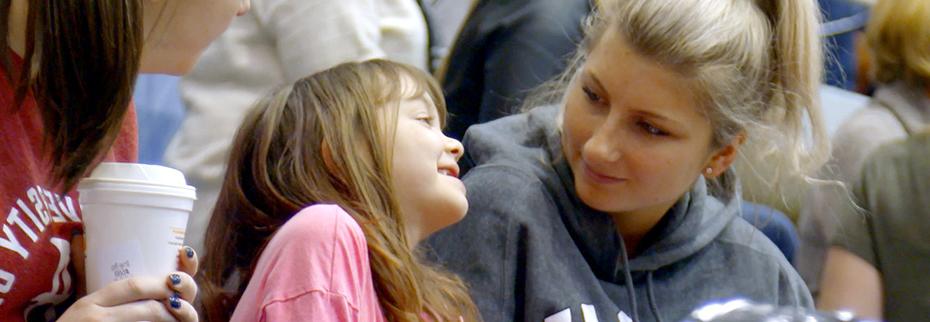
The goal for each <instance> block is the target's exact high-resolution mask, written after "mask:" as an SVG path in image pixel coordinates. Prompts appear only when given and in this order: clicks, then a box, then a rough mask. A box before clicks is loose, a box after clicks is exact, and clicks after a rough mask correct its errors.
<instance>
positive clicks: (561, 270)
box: [430, 0, 825, 322]
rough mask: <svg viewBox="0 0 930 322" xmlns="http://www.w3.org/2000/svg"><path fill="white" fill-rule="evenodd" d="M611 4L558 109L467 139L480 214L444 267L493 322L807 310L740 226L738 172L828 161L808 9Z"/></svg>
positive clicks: (813, 13) (442, 237) (483, 129)
mask: <svg viewBox="0 0 930 322" xmlns="http://www.w3.org/2000/svg"><path fill="white" fill-rule="evenodd" d="M600 5H601V6H602V7H601V8H600V9H599V10H598V11H597V14H596V15H595V17H594V18H593V20H592V21H591V23H590V25H589V26H588V30H587V39H586V42H585V43H584V46H583V47H582V48H581V49H580V53H579V55H578V58H577V60H576V64H575V67H576V68H573V69H572V70H570V71H569V72H568V74H566V77H565V78H566V80H567V82H565V83H560V84H558V85H556V86H554V88H555V89H556V94H557V95H555V97H556V99H554V100H549V102H554V103H555V105H549V106H542V107H538V108H535V109H533V110H531V111H529V112H527V113H524V114H522V115H516V116H511V117H508V118H504V119H500V120H497V121H493V122H490V123H487V124H484V125H477V126H475V127H472V128H471V129H470V130H469V131H468V133H467V134H466V136H465V145H466V151H467V153H468V154H467V155H466V156H465V158H464V159H465V160H466V161H470V162H472V163H473V164H474V167H473V168H471V170H469V172H468V173H467V174H466V176H465V177H464V181H465V185H466V187H467V188H468V199H469V203H470V205H471V207H470V209H469V212H468V216H466V217H465V219H463V221H461V222H460V223H458V224H456V225H453V226H452V227H450V228H449V229H447V230H443V231H441V232H440V233H438V234H437V235H436V236H435V237H434V238H431V239H430V245H431V246H432V247H433V249H434V250H435V252H436V253H437V254H438V257H439V259H440V261H441V262H443V263H444V264H445V265H446V267H448V268H449V269H451V270H452V271H453V272H455V273H458V274H459V276H461V277H462V278H463V279H464V280H465V281H466V282H467V284H468V285H469V288H470V290H471V293H472V294H473V298H474V299H475V302H476V304H477V305H478V308H479V309H480V310H481V313H482V316H483V318H484V319H485V320H487V321H547V322H553V321H582V320H583V321H618V320H619V321H630V320H632V321H679V320H681V319H682V318H684V317H686V316H687V315H688V314H689V313H690V312H691V311H692V310H693V309H695V308H696V307H698V306H699V305H701V304H704V303H707V302H709V301H713V300H718V299H728V298H734V297H740V298H747V299H750V300H754V301H757V302H762V303H770V304H776V305H785V306H799V307H811V306H812V305H813V301H812V299H811V296H810V294H809V292H808V290H807V288H806V287H805V285H804V283H803V281H802V280H801V278H800V277H799V276H798V275H797V273H796V272H795V271H794V269H793V268H792V267H791V264H790V263H788V262H787V260H785V258H784V256H783V255H782V254H781V253H780V252H779V251H778V249H777V248H776V247H775V246H774V245H773V244H772V243H771V242H770V241H769V240H768V239H766V237H765V236H764V235H763V234H762V233H761V232H759V231H758V230H756V229H755V228H753V227H752V225H750V224H749V223H747V222H746V221H744V220H743V219H741V218H740V216H739V212H740V203H741V201H740V196H739V192H740V189H739V184H738V182H739V181H738V178H736V177H735V176H734V174H733V173H734V171H733V168H734V165H735V166H736V167H750V169H752V168H751V167H756V168H760V167H765V168H769V169H771V170H772V171H770V172H765V173H779V174H781V176H779V177H777V178H776V177H772V178H767V180H768V182H770V183H772V184H774V185H777V182H779V181H780V180H787V179H788V178H797V177H802V176H803V174H804V173H805V172H806V171H810V170H812V169H816V167H817V166H819V165H820V163H822V162H818V161H819V160H822V159H823V158H824V154H825V153H824V151H823V150H824V149H825V148H824V138H823V131H822V127H821V125H820V124H821V123H820V120H819V114H820V112H819V109H818V106H817V105H816V101H817V100H816V97H815V93H816V90H817V87H818V85H819V82H820V76H821V73H820V71H821V60H820V48H821V44H820V42H819V38H818V36H817V28H818V21H817V18H816V17H817V7H816V4H815V3H814V1H813V0H765V1H762V0H760V1H743V0H623V1H601V3H600ZM805 122H810V124H811V125H812V126H811V128H812V129H813V132H812V133H810V135H812V138H813V139H814V144H813V145H807V144H805V143H804V140H805V138H806V137H807V135H808V133H805V132H804V130H803V128H804V127H803V126H802V124H803V123H805ZM808 147H814V149H808ZM740 159H741V160H742V161H740V162H737V160H740ZM760 160H764V161H760ZM763 162H764V163H763Z"/></svg>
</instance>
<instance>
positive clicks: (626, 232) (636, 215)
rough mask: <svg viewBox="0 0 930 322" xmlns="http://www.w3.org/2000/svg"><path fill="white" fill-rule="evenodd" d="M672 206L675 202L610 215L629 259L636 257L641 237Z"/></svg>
mask: <svg viewBox="0 0 930 322" xmlns="http://www.w3.org/2000/svg"><path fill="white" fill-rule="evenodd" d="M674 205H675V201H672V202H670V203H667V204H660V205H657V206H653V207H648V208H643V209H638V210H634V211H628V212H617V213H611V214H610V216H611V217H612V218H613V220H614V225H615V226H616V228H617V232H618V233H619V234H620V236H621V237H622V238H623V243H624V245H625V246H626V252H627V254H630V255H629V256H630V257H634V256H635V255H637V254H636V250H637V249H638V248H639V243H640V242H641V241H642V240H643V237H645V236H646V234H648V233H649V231H650V230H652V228H654V227H655V226H656V225H657V224H658V223H659V221H660V220H662V217H663V216H665V213H667V212H668V210H669V209H671V208H672V206H674Z"/></svg>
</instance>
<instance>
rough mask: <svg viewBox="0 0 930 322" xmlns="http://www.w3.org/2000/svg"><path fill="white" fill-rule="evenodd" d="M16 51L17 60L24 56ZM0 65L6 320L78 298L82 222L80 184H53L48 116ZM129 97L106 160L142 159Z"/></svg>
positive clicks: (0, 273) (1, 266)
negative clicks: (19, 99) (64, 187)
mask: <svg viewBox="0 0 930 322" xmlns="http://www.w3.org/2000/svg"><path fill="white" fill-rule="evenodd" d="M13 56H14V57H13V58H12V60H13V64H14V68H18V66H20V65H21V64H22V59H21V58H19V57H16V56H15V55H13ZM3 73H4V72H3V71H2V70H0V225H2V227H0V321H48V320H53V319H55V318H57V317H58V315H60V313H61V312H63V310H64V309H65V308H66V307H65V305H63V304H68V303H70V302H71V301H73V300H74V298H73V293H74V285H75V279H76V278H81V277H76V276H74V274H73V268H71V267H70V262H71V256H70V253H71V247H70V246H71V237H72V236H73V234H75V233H77V232H81V231H82V230H83V226H82V224H81V214H80V207H79V205H78V202H77V201H78V198H77V192H76V191H74V190H72V191H70V192H69V193H68V194H67V195H60V194H58V193H55V192H53V191H52V190H51V189H50V188H51V186H50V185H49V183H48V182H49V176H50V173H51V170H50V167H49V165H48V162H46V161H45V159H44V158H43V157H42V152H43V147H42V133H43V130H42V128H43V127H42V120H41V116H40V114H39V109H38V108H37V107H36V104H35V100H34V99H33V98H32V97H28V98H26V100H25V102H24V105H23V106H22V107H20V108H19V109H17V108H15V107H14V106H13V96H14V95H13V89H12V88H11V86H10V83H9V82H8V81H7V78H6V75H4V74H3ZM137 140H138V139H137V131H136V114H135V108H134V107H133V106H132V105H130V108H129V112H128V113H127V115H126V118H125V120H124V121H123V127H122V129H121V130H120V133H119V136H118V137H117V139H116V142H115V144H114V146H113V147H112V149H111V150H110V151H109V153H108V155H107V160H111V161H126V162H135V160H136V158H137V146H136V145H137Z"/></svg>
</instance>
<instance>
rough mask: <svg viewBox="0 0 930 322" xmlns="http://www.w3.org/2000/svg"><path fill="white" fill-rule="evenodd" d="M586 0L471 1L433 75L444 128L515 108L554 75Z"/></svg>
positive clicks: (577, 30)
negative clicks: (443, 105) (445, 110)
mask: <svg viewBox="0 0 930 322" xmlns="http://www.w3.org/2000/svg"><path fill="white" fill-rule="evenodd" d="M591 9H592V4H591V0H540V1H530V0H520V1H502V0H476V2H475V4H474V8H473V9H472V11H471V13H470V14H469V15H468V18H467V19H466V21H465V23H464V25H463V26H462V28H461V31H460V32H459V35H458V37H457V38H456V40H455V42H454V45H453V47H452V51H451V53H450V54H449V56H448V57H447V58H446V59H447V62H446V64H445V66H443V67H442V68H441V69H440V71H439V73H438V75H437V76H438V77H437V78H439V79H440V81H441V83H442V88H443V91H444V92H445V93H446V102H448V104H449V114H450V115H451V116H452V117H451V119H450V120H449V133H450V135H452V137H455V138H459V139H461V138H462V137H464V136H465V130H467V129H468V127H469V126H471V125H473V124H478V123H484V122H487V121H491V120H494V119H497V118H501V117H504V116H507V115H510V114H513V113H516V112H518V111H517V108H518V107H519V106H520V105H521V103H522V102H523V100H524V98H526V97H527V96H528V95H530V93H531V92H532V90H533V89H535V88H537V87H538V86H539V85H542V84H543V83H544V82H546V81H548V80H550V79H552V78H553V77H555V76H557V75H559V73H561V72H562V71H563V70H565V67H566V66H567V64H568V62H569V60H570V58H571V54H572V52H574V50H575V48H576V47H577V46H578V43H579V42H581V39H582V37H583V35H582V30H581V26H582V21H583V20H584V18H585V17H586V16H587V15H588V14H589V13H590V12H591Z"/></svg>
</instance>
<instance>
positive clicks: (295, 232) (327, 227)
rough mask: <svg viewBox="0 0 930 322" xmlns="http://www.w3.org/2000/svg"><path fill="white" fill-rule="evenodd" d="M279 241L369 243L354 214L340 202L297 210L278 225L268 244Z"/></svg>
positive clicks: (297, 242) (290, 242) (322, 244)
mask: <svg viewBox="0 0 930 322" xmlns="http://www.w3.org/2000/svg"><path fill="white" fill-rule="evenodd" d="M276 243H281V244H284V245H280V246H285V245H295V244H296V245H303V246H309V245H313V246H314V247H326V246H332V245H336V244H349V245H357V246H359V247H357V248H364V245H366V244H367V243H366V240H365V234H364V232H363V231H362V228H361V226H359V224H358V222H357V221H355V219H354V218H352V215H350V214H349V213H348V212H346V211H345V209H343V208H342V207H341V206H338V205H329V204H316V205H312V206H308V207H306V208H304V209H302V210H300V211H299V212H297V214H295V215H294V216H293V217H291V218H290V219H288V221H287V222H286V223H285V224H284V225H283V226H281V228H280V229H278V231H277V232H276V233H275V236H274V237H273V238H272V241H271V243H270V244H269V247H271V246H272V245H273V244H276ZM326 248H328V247H326ZM354 248H356V247H354Z"/></svg>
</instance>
